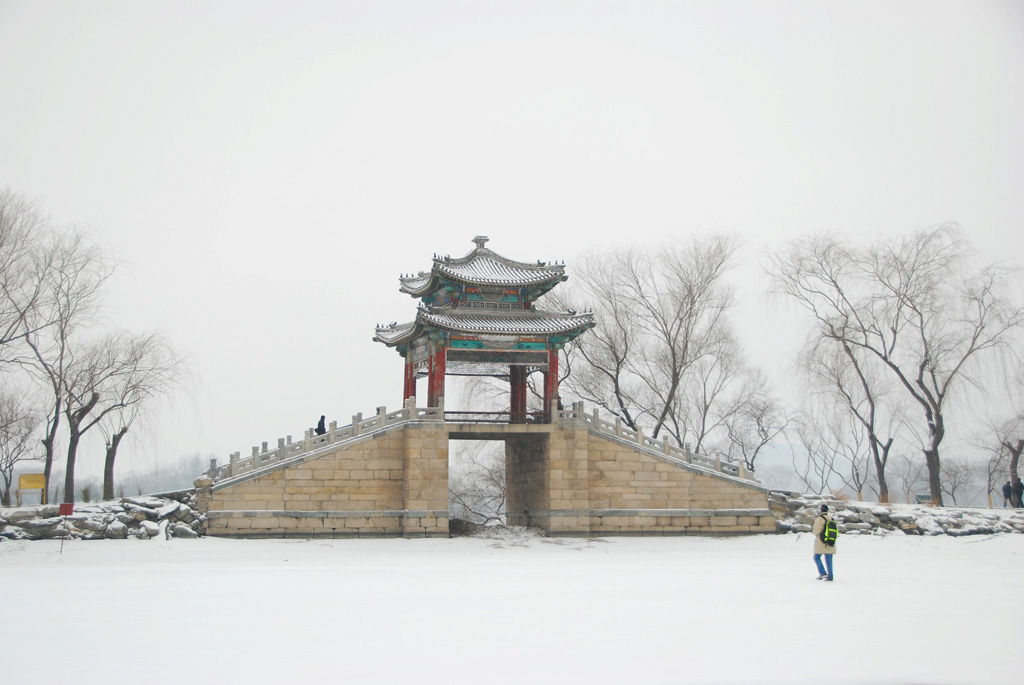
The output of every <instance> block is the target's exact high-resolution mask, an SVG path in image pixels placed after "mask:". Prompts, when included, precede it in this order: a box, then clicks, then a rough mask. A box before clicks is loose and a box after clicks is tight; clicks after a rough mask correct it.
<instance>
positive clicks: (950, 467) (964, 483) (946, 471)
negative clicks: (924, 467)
mask: <svg viewBox="0 0 1024 685" xmlns="http://www.w3.org/2000/svg"><path fill="white" fill-rule="evenodd" d="M977 470H978V469H977V468H976V466H975V465H974V464H972V463H971V462H969V461H967V460H966V459H964V458H963V457H953V458H949V457H947V458H946V459H945V460H944V461H943V462H942V491H943V492H945V493H946V494H947V495H949V497H950V499H952V500H953V504H954V505H956V504H957V495H959V496H960V501H964V496H965V495H966V494H967V490H968V488H970V487H971V485H972V483H974V480H975V478H974V477H975V474H976V473H977Z"/></svg>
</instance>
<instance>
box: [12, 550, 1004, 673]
mask: <svg viewBox="0 0 1024 685" xmlns="http://www.w3.org/2000/svg"><path fill="white" fill-rule="evenodd" d="M495 535H496V537H493V538H456V539H416V540H408V539H389V540H338V541H333V540H314V541H303V540H225V539H216V538H208V537H207V538H201V539H199V540H164V539H162V538H157V539H154V540H151V541H149V542H147V543H146V544H126V543H124V542H121V541H115V540H96V541H84V540H73V541H69V542H65V543H64V552H63V554H60V553H59V552H58V550H59V545H60V543H59V541H57V540H49V541H37V542H27V541H12V542H9V543H4V544H0V578H3V581H4V583H3V586H4V588H5V589H6V590H7V592H6V593H5V595H6V596H5V602H4V605H5V610H6V611H5V621H4V627H3V661H2V669H3V679H4V681H5V682H11V683H19V684H32V683H52V682H76V683H111V682H122V681H127V682H135V681H138V680H140V679H142V680H144V681H145V682H154V683H174V682H225V683H226V682H246V683H282V682H320V681H330V682H343V683H371V682H372V683H385V684H386V683H402V684H405V683H445V684H446V685H450V684H458V683H479V682H486V683H488V684H491V685H501V684H503V683H515V684H516V685H522V683H526V682H529V683H615V684H617V685H619V684H622V683H629V684H633V683H636V684H646V683H750V682H758V683H763V682H772V683H815V684H818V683H997V682H999V683H1009V682H1018V681H1019V679H1020V678H1019V673H1020V668H1021V667H1020V663H1019V661H1020V660H1019V657H1018V656H1017V655H1018V651H1017V645H1018V642H1019V640H1020V634H1021V628H1022V627H1024V619H1022V616H1024V593H1022V592H1021V590H1020V578H1021V572H1020V564H1021V560H1022V559H1024V536H1021V535H993V536H972V537H960V538H958V537H952V536H934V537H926V536H920V537H907V536H903V535H893V536H884V537H883V536H867V535H862V536H844V537H842V538H841V539H840V543H839V544H840V547H839V554H838V556H837V559H836V578H837V580H836V582H835V583H821V582H817V581H816V580H815V579H814V578H815V575H816V572H815V570H814V565H813V563H812V561H811V545H812V540H811V536H810V535H809V534H796V535H765V536H754V537H743V538H675V537H673V538H605V539H599V540H586V539H547V538H540V537H537V536H535V535H531V534H529V533H526V532H522V531H504V532H502V533H500V534H498V533H496V534H495ZM826 642H827V644H826Z"/></svg>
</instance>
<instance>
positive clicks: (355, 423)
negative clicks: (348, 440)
mask: <svg viewBox="0 0 1024 685" xmlns="http://www.w3.org/2000/svg"><path fill="white" fill-rule="evenodd" d="M362 420H363V412H359V413H358V414H354V415H353V416H352V437H355V436H357V435H359V424H360V422H361V421H362Z"/></svg>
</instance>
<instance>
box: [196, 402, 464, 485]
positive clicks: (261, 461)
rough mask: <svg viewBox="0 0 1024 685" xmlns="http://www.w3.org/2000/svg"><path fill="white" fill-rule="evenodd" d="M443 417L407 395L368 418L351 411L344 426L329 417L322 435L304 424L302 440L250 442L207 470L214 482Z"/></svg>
mask: <svg viewBox="0 0 1024 685" xmlns="http://www.w3.org/2000/svg"><path fill="white" fill-rule="evenodd" d="M443 417H444V404H443V403H442V404H441V406H440V407H417V406H416V400H415V399H414V398H410V400H409V401H408V402H406V404H405V406H404V407H402V408H401V409H399V410H397V411H393V412H388V410H387V407H384V406H381V407H377V411H376V413H374V414H373V415H372V416H371V417H370V418H367V419H364V418H363V414H362V413H361V412H360V413H359V414H355V415H354V416H353V417H352V423H350V424H348V425H347V426H341V427H339V426H338V422H337V421H331V423H330V425H329V426H328V429H327V432H326V433H324V434H323V435H314V434H313V429H312V428H307V429H306V431H305V433H304V435H303V437H302V440H299V441H296V442H293V441H292V436H290V435H289V436H287V437H285V438H278V439H277V447H276V448H275V449H268V447H267V445H268V443H266V442H264V443H263V444H262V446H261V447H256V446H253V448H252V453H251V454H250V455H249V456H248V457H245V458H244V459H243V458H242V456H241V452H234V453H232V454H231V455H230V457H229V458H228V463H226V464H223V465H221V466H217V460H216V459H211V460H210V469H209V471H207V474H206V475H208V476H209V477H210V478H212V479H213V482H214V483H217V482H219V481H222V480H226V479H228V478H234V477H235V476H240V475H242V474H245V473H249V472H251V471H256V470H258V469H261V468H263V467H265V466H270V465H273V464H278V463H281V462H285V461H291V460H293V459H295V458H297V457H302V456H306V455H309V454H311V453H313V452H318V451H320V450H321V449H323V448H325V447H328V446H332V445H341V444H343V443H346V442H350V441H353V440H356V439H358V438H360V437H363V436H365V435H368V434H371V433H375V432H377V431H380V430H384V429H388V428H391V427H393V426H398V425H400V424H403V423H407V422H409V421H442V420H443Z"/></svg>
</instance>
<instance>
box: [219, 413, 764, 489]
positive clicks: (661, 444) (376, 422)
mask: <svg viewBox="0 0 1024 685" xmlns="http://www.w3.org/2000/svg"><path fill="white" fill-rule="evenodd" d="M444 415H445V414H444V404H443V402H442V403H441V406H439V407H417V406H416V400H415V398H410V399H409V400H408V401H407V402H406V404H405V406H404V407H402V408H401V409H399V410H398V411H394V412H388V410H387V407H383V406H381V407H377V411H376V413H375V414H373V415H372V416H371V417H369V418H366V419H364V418H363V415H362V413H359V414H355V415H354V416H353V417H352V423H350V424H349V425H347V426H341V427H339V426H338V422H337V421H331V423H330V425H329V426H328V429H327V432H326V433H324V434H323V435H314V434H313V429H312V428H309V429H306V431H305V433H304V435H303V437H302V439H301V440H299V441H293V440H292V436H290V435H289V436H287V437H285V438H278V440H277V447H275V448H274V449H270V448H269V447H268V443H266V442H264V443H263V444H262V446H260V447H256V446H254V447H253V448H252V453H251V454H250V456H248V457H245V458H242V456H241V453H240V452H234V453H233V454H231V455H230V457H229V459H228V463H226V464H223V465H221V466H218V465H217V463H216V460H215V459H214V460H211V462H210V470H209V471H208V472H207V475H209V476H210V477H211V478H213V481H214V483H218V482H220V481H223V480H227V479H229V478H234V477H236V476H240V475H243V474H246V473H250V472H252V471H256V470H258V469H261V468H263V467H265V466H270V465H273V464H279V463H282V462H287V461H290V460H292V459H295V458H298V457H305V456H308V455H310V454H311V453H313V452H318V451H320V450H322V449H325V448H328V447H331V446H334V445H338V444H340V443H345V442H348V441H351V440H355V439H358V438H361V437H363V436H366V435H368V434H371V433H375V432H377V431H380V430H385V429H388V428H391V427H394V426H398V425H400V424H403V423H406V422H409V421H442V420H444V418H443V417H444ZM572 421H581V422H584V423H585V424H586V426H587V428H588V429H590V430H593V431H595V432H597V433H602V434H604V435H609V436H614V437H616V438H618V439H620V440H625V441H627V442H630V443H633V444H636V445H638V446H640V447H642V448H644V449H646V450H649V451H651V452H654V453H657V454H658V455H659V456H661V457H663V458H665V459H668V460H669V461H675V462H677V463H679V464H688V465H691V466H697V467H700V468H704V469H708V470H710V471H714V472H716V473H721V474H723V475H726V476H732V477H733V478H739V479H741V480H747V481H752V482H756V480H755V479H754V477H753V475H752V474H751V473H750V472H749V471H748V470H747V469H746V468H745V466H744V465H743V463H742V462H730V461H723V460H722V458H721V457H720V456H715V457H709V456H706V455H701V454H695V453H693V452H691V451H689V450H687V449H686V448H685V447H679V446H677V445H673V444H672V443H671V441H670V440H669V438H668V437H666V438H664V439H660V440H659V439H655V438H651V437H649V436H647V435H644V432H643V430H642V429H640V430H633V429H632V428H629V427H628V426H625V425H623V423H622V419H621V418H616V419H615V420H614V421H608V420H605V419H603V418H601V415H600V412H599V410H598V409H596V408H595V409H593V410H592V411H590V412H587V411H585V410H584V403H583V402H574V403H573V404H572V406H571V407H570V408H569V409H562V410H559V411H558V412H557V414H556V416H555V422H560V423H561V422H572Z"/></svg>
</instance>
